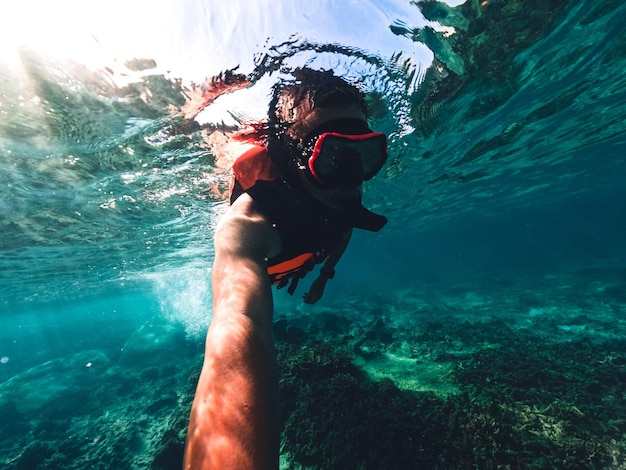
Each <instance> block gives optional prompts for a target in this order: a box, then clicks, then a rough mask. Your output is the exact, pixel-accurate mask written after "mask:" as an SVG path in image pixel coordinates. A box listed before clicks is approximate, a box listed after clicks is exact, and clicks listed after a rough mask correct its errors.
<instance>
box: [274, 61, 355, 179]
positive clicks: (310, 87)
mask: <svg viewBox="0 0 626 470" xmlns="http://www.w3.org/2000/svg"><path fill="white" fill-rule="evenodd" d="M291 75H292V78H290V79H287V80H281V81H280V82H278V83H276V84H275V85H274V87H273V93H272V99H271V101H270V104H269V111H268V121H267V122H266V123H265V126H264V128H265V129H264V132H263V134H264V136H265V138H264V140H265V142H266V145H267V149H268V153H269V156H270V158H271V159H272V160H273V161H274V164H275V165H276V166H277V168H278V170H279V172H280V173H281V174H282V175H283V177H284V178H287V177H288V175H289V174H290V173H291V174H293V172H294V169H296V168H301V166H302V163H301V160H300V157H301V154H302V148H301V143H300V142H298V141H296V140H295V139H294V138H293V137H292V136H290V134H289V132H288V131H289V129H290V128H292V127H294V126H297V125H298V124H299V123H300V122H302V121H303V120H304V119H305V118H306V117H307V116H308V115H309V114H310V113H311V112H313V110H315V109H319V108H322V109H324V108H333V107H338V106H339V107H341V106H354V105H356V106H357V107H358V108H359V109H360V110H361V112H362V113H363V115H364V116H365V118H366V119H367V106H366V104H365V95H364V93H363V92H362V91H361V90H360V89H359V88H358V87H356V86H355V85H352V84H350V83H348V82H347V81H345V80H344V79H343V78H340V77H337V76H336V75H335V74H334V73H333V72H332V71H331V70H313V69H310V68H308V67H303V68H298V69H295V70H293V71H292V72H291Z"/></svg>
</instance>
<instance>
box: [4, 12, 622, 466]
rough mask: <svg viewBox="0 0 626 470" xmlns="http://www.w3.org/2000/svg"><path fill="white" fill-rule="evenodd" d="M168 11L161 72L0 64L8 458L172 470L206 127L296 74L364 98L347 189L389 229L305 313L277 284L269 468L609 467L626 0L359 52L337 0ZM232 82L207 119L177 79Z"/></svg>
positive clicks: (207, 201) (361, 46) (212, 136)
mask: <svg viewBox="0 0 626 470" xmlns="http://www.w3.org/2000/svg"><path fill="white" fill-rule="evenodd" d="M183 5H184V8H183V10H182V11H181V12H179V13H180V15H179V16H172V18H171V23H169V24H170V25H176V26H177V27H178V29H176V28H175V27H174V26H172V29H171V30H170V31H169V32H170V33H171V37H175V40H174V39H171V40H172V41H173V43H174V46H172V47H174V48H177V49H176V51H177V52H179V54H177V55H176V57H177V60H178V61H179V62H172V64H174V65H173V66H172V67H171V69H170V72H169V73H167V72H164V71H163V70H162V69H160V68H159V66H158V65H157V64H158V62H159V61H160V60H162V59H160V58H157V59H156V60H157V63H156V64H155V63H153V62H151V61H149V60H144V61H143V62H141V61H135V62H134V63H129V64H126V66H123V63H121V62H120V61H111V63H109V64H107V66H108V69H107V68H102V67H100V68H98V67H96V68H92V67H91V66H88V65H87V64H86V62H84V61H83V62H81V61H77V60H73V61H68V60H65V59H60V58H58V57H57V58H53V57H51V56H48V55H46V54H44V53H43V52H42V51H41V50H39V49H37V48H31V49H26V48H22V49H16V50H15V51H13V52H12V53H11V54H9V53H8V52H6V51H5V50H4V49H2V54H3V55H2V56H1V57H2V58H3V61H2V62H1V63H0V67H2V70H0V72H1V76H2V77H3V79H2V82H0V118H1V119H0V195H1V197H0V281H1V282H0V309H1V311H0V467H1V468H8V469H18V468H19V469H35V468H102V469H105V468H106V469H110V468H142V469H143V468H154V469H158V468H166V469H169V468H179V466H180V459H181V455H182V446H183V442H184V435H185V430H186V420H187V416H188V412H189V409H190V406H191V400H192V397H193V392H194V388H195V381H196V379H197V376H198V373H199V368H200V365H201V361H202V349H203V340H204V333H205V331H206V328H207V326H208V324H209V322H210V315H211V312H210V304H211V294H210V288H209V278H210V267H211V260H212V254H213V251H212V244H211V240H212V231H213V229H214V227H215V223H216V221H217V219H218V217H219V215H220V214H221V213H222V212H223V211H224V210H225V208H226V202H225V195H226V191H227V186H228V163H229V161H230V160H231V159H232V156H233V152H234V151H233V150H232V149H231V148H230V147H229V146H228V143H227V140H226V138H225V137H224V133H222V132H220V130H219V129H220V128H223V127H220V126H219V125H218V124H220V123H221V122H222V121H224V122H225V124H226V125H227V126H236V125H237V122H238V121H237V119H246V118H255V117H257V116H258V115H259V113H261V115H262V113H263V112H264V109H265V107H266V103H267V90H269V87H270V86H271V84H272V83H274V81H275V80H276V79H277V78H278V72H276V71H277V70H278V69H279V68H280V67H294V66H297V65H301V64H304V63H311V64H312V66H319V67H332V68H334V69H335V70H337V72H338V73H340V74H342V75H347V76H349V77H351V78H352V79H354V80H360V81H361V82H362V83H363V85H364V87H366V88H367V89H368V91H369V92H370V99H371V101H372V105H373V109H374V110H375V112H374V122H373V123H372V125H373V127H375V128H376V129H380V130H384V131H385V132H387V133H388V134H389V135H390V143H391V145H390V160H389V162H388V164H387V166H386V167H385V169H384V170H383V172H382V173H381V174H380V175H379V176H377V178H375V179H374V180H372V181H371V182H370V183H368V186H367V188H366V189H365V196H364V197H365V198H366V203H367V205H368V207H371V208H372V209H373V210H374V211H376V212H378V213H383V214H385V215H387V217H388V218H389V220H390V221H389V224H388V225H387V226H386V227H385V229H384V230H383V231H381V232H380V233H376V234H371V233H357V234H356V235H355V237H354V241H353V243H352V244H351V246H350V249H349V250H348V252H347V253H346V255H345V257H344V259H342V261H341V263H340V265H339V266H338V267H337V276H336V277H335V279H334V280H333V281H332V282H331V283H329V285H328V288H327V291H326V294H325V296H324V298H323V299H322V300H321V301H320V302H319V303H318V304H316V305H314V306H308V305H304V304H303V303H302V302H301V301H300V296H299V295H301V294H302V293H304V292H305V291H306V290H305V289H306V287H307V283H306V282H305V283H304V286H301V287H300V288H299V290H298V292H296V296H295V297H294V298H291V297H289V296H288V295H287V293H286V292H284V291H277V292H276V293H275V303H276V309H275V310H276V316H275V320H276V325H275V336H276V341H277V348H278V354H279V364H280V368H281V383H280V385H281V409H282V419H283V439H282V448H281V466H282V467H283V468H321V469H326V468H376V469H379V468H398V469H399V468H403V469H404V468H444V469H448V468H455V469H456V468H602V469H608V468H626V458H625V453H626V446H625V445H624V434H625V433H626V423H625V422H624V419H623V416H625V415H626V394H625V393H624V391H625V390H626V347H625V346H624V338H625V336H626V323H625V321H626V318H625V315H626V243H624V240H625V239H626V216H625V215H624V214H626V210H625V209H626V207H625V206H626V185H625V184H624V181H625V177H626V166H625V158H626V124H625V123H624V115H625V111H626V92H624V90H625V89H626V76H625V75H624V70H625V66H626V48H625V46H624V41H623V39H622V37H623V30H624V26H623V25H624V24H625V23H624V22H625V20H626V7H625V6H624V5H623V4H622V3H621V2H615V1H610V0H605V1H601V2H597V1H594V2H592V1H586V0H576V1H574V0H571V1H565V0H561V1H556V0H554V1H547V2H514V1H490V2H467V4H463V5H460V6H458V7H456V8H448V7H445V5H444V4H439V3H437V2H428V3H426V4H421V5H420V7H418V6H417V5H414V4H412V3H410V2H401V1H400V0H395V1H388V2H385V3H382V4H377V5H369V4H368V7H367V8H368V10H367V11H368V12H369V13H370V14H368V15H366V16H367V18H369V19H368V20H367V21H371V27H370V26H369V24H368V26H367V28H366V29H367V30H368V31H369V32H370V35H369V36H368V35H364V34H363V32H362V29H360V28H359V25H362V24H363V23H359V21H365V20H359V19H358V18H356V16H357V12H354V11H353V12H351V11H350V10H349V9H347V10H345V8H346V6H345V4H341V5H338V4H335V3H333V2H326V3H323V4H321V5H320V6H318V8H317V10H315V11H314V12H309V14H307V15H303V14H301V13H300V12H295V17H296V18H298V21H295V20H294V19H293V18H292V16H290V15H294V12H293V8H291V7H289V6H288V5H287V4H286V3H285V4H281V3H280V2H279V3H275V2H274V4H273V9H272V11H271V15H272V16H271V19H272V21H266V20H267V18H268V15H269V14H270V13H269V12H267V11H264V12H260V11H259V9H258V8H252V7H250V11H246V9H245V8H243V9H240V10H238V11H236V14H233V15H230V16H229V15H226V16H224V17H223V16H220V15H222V14H223V13H224V12H223V11H221V10H219V7H216V6H212V5H210V4H209V2H204V4H202V3H200V2H195V3H194V2H186V3H184V4H183ZM290 5H291V4H290ZM236 7H237V5H236V4H233V6H232V8H233V10H235V9H236ZM104 8H105V10H104V11H103V13H102V15H104V16H107V17H108V16H109V15H113V12H112V11H107V10H106V7H104ZM313 13H314V14H313ZM358 13H363V11H362V10H360V11H359V12H358ZM422 13H423V14H424V16H425V17H426V18H428V20H430V22H428V23H425V20H424V19H423V17H422V16H421V15H422ZM116 14H119V15H120V22H121V23H123V24H124V25H125V27H126V29H124V28H121V27H120V29H119V31H118V33H119V35H120V36H124V34H126V35H129V37H131V38H134V40H135V41H137V42H139V37H136V38H135V36H133V34H132V33H133V31H134V30H133V29H132V28H136V30H137V31H139V30H140V28H142V27H144V28H147V27H148V26H147V25H143V26H141V21H140V20H139V19H138V18H135V17H133V16H132V15H133V14H135V13H133V11H132V10H130V7H129V10H128V14H127V17H124V14H123V10H122V11H117V12H116ZM145 14H146V15H148V13H145ZM263 14H264V15H266V16H262V15H263ZM352 14H354V15H355V16H354V17H353V16H351V15H352ZM254 15H257V16H254ZM259 15H261V16H259ZM216 18H217V19H216ZM303 18H304V19H305V20H306V21H305V20H303ZM311 18H314V20H312V19H311ZM345 18H347V19H345ZM339 19H345V21H339ZM133 20H136V21H133ZM218 20H219V21H218ZM257 20H258V21H257ZM60 21H61V19H60V17H59V22H60ZM85 21H87V20H85ZM229 21H230V22H231V23H230V26H232V31H231V33H230V34H226V33H225V31H230V30H229V24H228V22H229ZM299 21H300V22H299ZM219 22H221V23H220V24H218V23H219ZM179 23H180V24H179ZM222 23H224V24H222ZM128 24H130V25H131V26H132V27H130V29H128V28H129V26H128ZM181 25H182V26H181ZM206 25H210V28H207V27H206ZM311 25H313V26H311ZM322 25H323V27H322ZM355 25H356V26H355ZM443 25H445V26H448V27H451V28H455V34H451V35H447V34H444V32H443V31H442V26H443ZM150 26H151V27H153V28H155V31H157V32H158V33H162V32H163V30H162V29H159V28H163V27H164V26H163V25H161V23H158V22H153V23H152V24H151V25H150ZM220 27H224V28H223V29H219V28H220ZM245 27H247V28H248V30H247V31H248V33H249V35H250V38H251V39H250V40H248V41H242V40H241V37H242V35H241V34H239V33H240V30H239V28H245ZM308 27H311V29H310V30H309V29H307V28H308ZM203 28H204V29H203ZM433 28H434V29H433ZM218 30H219V31H221V34H223V36H219V35H217V33H215V34H216V35H217V37H218V40H222V43H221V45H220V47H219V48H218V47H215V48H214V50H213V49H211V48H210V47H206V48H204V50H203V51H202V54H201V58H200V57H199V56H194V57H193V58H191V59H190V58H189V56H190V55H193V51H194V50H197V49H198V48H199V47H200V46H199V44H200V45H201V44H205V43H207V44H208V43H209V42H210V40H211V38H212V36H211V34H209V31H216V32H217V31H218ZM177 31H178V32H179V33H180V34H178V35H176V34H174V33H175V32H177ZM182 31H185V34H182ZM199 31H202V34H200V32H199ZM146 34H149V32H146ZM155 34H156V33H155ZM159 37H160V36H159ZM152 39H153V40H154V41H153V42H154V43H155V44H157V45H159V46H162V44H161V43H159V42H158V41H156V36H155V37H153V38H152ZM50 40H52V36H51V37H50ZM202 41H205V42H202ZM128 44H129V45H128V47H129V48H130V47H131V45H132V44H131V43H130V42H129V43H128ZM424 44H425V45H426V46H428V47H425V46H424ZM107 47H110V48H111V53H112V54H113V52H112V48H113V46H112V45H110V43H107V42H106V41H105V40H104V39H103V38H99V46H98V47H96V46H95V45H93V48H94V49H93V50H94V51H95V50H96V49H97V50H101V49H102V48H103V49H105V50H107ZM225 49H232V55H231V56H229V57H227V58H225V52H224V50H225ZM429 50H430V51H433V52H434V60H433V61H431V55H430V52H429ZM15 57H17V58H18V59H19V60H17V61H15ZM146 57H147V58H152V57H150V56H146ZM163 60H166V59H163ZM185 61H187V63H186V64H187V65H193V70H194V72H193V73H191V72H189V74H190V76H191V79H189V77H188V76H185V74H186V73H187V71H188V68H185V67H183V66H181V65H180V64H181V63H185ZM238 64H239V65H240V67H239V69H237V70H236V73H239V74H242V75H244V76H246V77H247V78H248V80H249V81H250V85H249V86H248V88H247V89H243V90H235V91H232V93H230V94H228V95H226V96H223V97H221V98H219V100H217V101H216V102H215V103H214V104H212V105H209V106H208V107H207V108H206V110H204V111H203V112H200V113H199V114H198V112H199V109H200V108H201V107H202V104H203V100H202V99H201V97H200V95H201V92H200V91H199V90H201V88H200V87H199V86H198V85H194V83H193V82H195V83H199V82H201V81H202V80H203V79H204V77H210V76H211V75H213V74H217V73H218V72H220V71H222V70H225V69H228V68H233V67H235V66H237V65H238ZM168 65H169V64H168ZM177 66H178V67H179V68H177ZM190 68H191V67H189V69H190ZM121 69H123V70H122V71H124V73H125V75H124V74H122V72H121V71H120V70H121ZM183 70H184V72H183ZM178 71H180V72H178ZM194 73H195V74H201V75H200V78H198V76H197V75H194ZM129 77H131V78H133V79H134V82H133V83H130V84H129V83H126V79H128V78H129ZM181 109H182V110H184V113H186V115H187V116H188V117H190V116H196V123H197V124H195V125H193V126H191V125H188V123H187V122H185V121H183V119H182V117H181ZM227 110H230V111H232V112H231V113H230V114H229V113H228V112H227Z"/></svg>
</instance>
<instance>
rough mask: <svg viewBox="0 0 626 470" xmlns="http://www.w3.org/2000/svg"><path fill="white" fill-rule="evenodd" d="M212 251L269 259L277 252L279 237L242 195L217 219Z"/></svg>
mask: <svg viewBox="0 0 626 470" xmlns="http://www.w3.org/2000/svg"><path fill="white" fill-rule="evenodd" d="M215 248H216V251H217V250H226V251H232V250H236V251H238V252H240V253H242V254H243V253H250V254H255V255H262V256H263V257H272V256H275V255H276V254H278V253H279V252H280V237H279V235H278V232H277V231H276V229H275V228H273V227H272V224H271V223H270V221H269V220H268V219H267V217H266V216H265V215H264V214H263V213H261V212H260V211H259V210H258V207H257V204H256V203H255V202H254V200H253V199H252V198H251V197H250V196H249V195H248V194H245V193H244V194H242V195H241V196H240V197H239V198H237V200H236V201H235V202H234V203H233V205H232V206H230V207H229V208H228V210H227V211H226V213H225V214H224V215H223V216H222V218H221V219H220V221H219V223H218V225H217V228H216V230H215Z"/></svg>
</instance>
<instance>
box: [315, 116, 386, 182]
mask: <svg viewBox="0 0 626 470" xmlns="http://www.w3.org/2000/svg"><path fill="white" fill-rule="evenodd" d="M309 136H311V137H308V138H307V139H305V141H304V142H305V146H304V151H303V157H304V159H305V163H306V167H307V169H308V170H309V173H310V174H311V176H312V177H313V179H314V182H316V183H317V184H318V185H321V186H323V187H326V188H337V187H353V186H358V185H360V184H361V183H362V182H363V181H367V180H369V179H371V178H373V177H374V175H375V174H376V173H378V172H379V171H380V169H381V168H382V167H383V165H384V164H385V161H386V160H387V138H386V137H385V134H383V133H382V132H373V131H372V130H371V129H370V128H369V127H367V124H366V123H365V122H364V121H361V120H359V119H340V120H337V121H331V122H329V123H326V124H324V125H323V127H322V128H318V129H315V130H314V131H313V132H311V133H310V134H309Z"/></svg>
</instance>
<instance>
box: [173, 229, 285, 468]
mask: <svg viewBox="0 0 626 470" xmlns="http://www.w3.org/2000/svg"><path fill="white" fill-rule="evenodd" d="M242 229H243V230H242ZM255 229H256V226H254V225H253V226H252V227H248V226H244V227H243V228H242V227H239V229H238V231H236V232H235V233H233V231H232V230H229V229H228V227H226V228H222V229H220V228H218V234H216V257H215V262H214V264H213V286H212V288H213V319H212V321H211V326H210V328H209V331H208V333H207V341H206V351H205V359H204V365H203V367H202V372H201V374H200V378H199V381H198V387H197V390H196V397H195V400H194V403H193V407H192V411H191V417H190V422H189V431H188V436H187V448H186V454H185V468H186V469H193V470H201V469H202V470H204V469H220V470H221V469H231V468H232V469H239V468H241V469H247V468H254V469H276V468H277V467H278V444H279V416H278V398H277V397H278V380H277V373H276V357H275V351H274V345H273V341H272V331H271V327H272V296H271V286H270V283H269V278H268V276H267V271H266V269H267V268H266V267H265V262H264V256H263V253H265V252H267V250H266V249H265V248H263V247H261V248H259V247H258V246H257V245H255V243H254V242H245V243H244V244H243V246H237V243H238V242H237V240H238V238H237V236H239V234H240V233H241V232H242V231H243V232H245V233H247V234H248V235H249V237H251V238H252V240H259V239H260V240H261V242H259V243H262V241H263V237H255V232H254V230H255ZM256 235H258V234H256ZM231 240H234V242H233V241H231Z"/></svg>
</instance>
